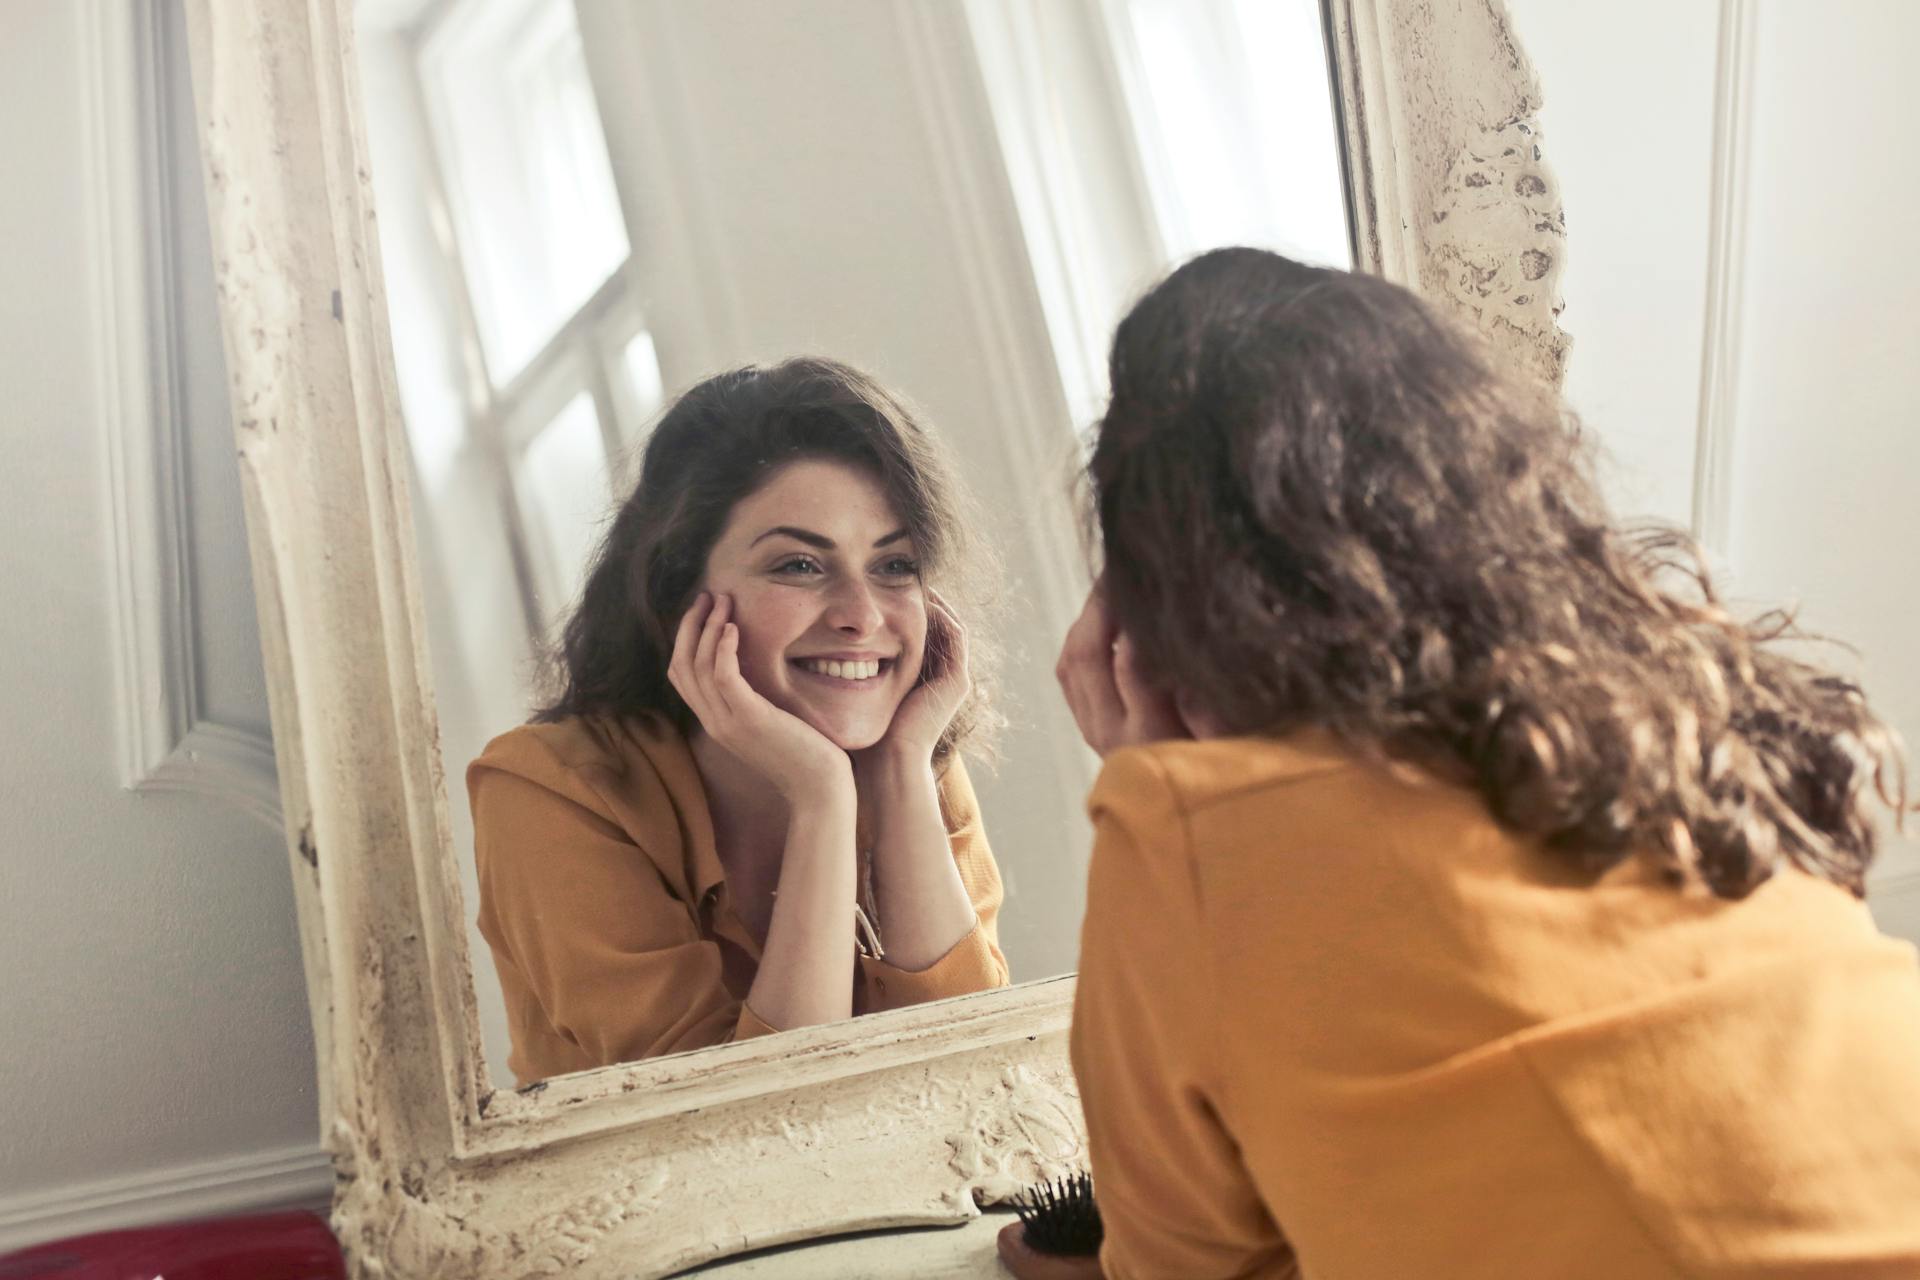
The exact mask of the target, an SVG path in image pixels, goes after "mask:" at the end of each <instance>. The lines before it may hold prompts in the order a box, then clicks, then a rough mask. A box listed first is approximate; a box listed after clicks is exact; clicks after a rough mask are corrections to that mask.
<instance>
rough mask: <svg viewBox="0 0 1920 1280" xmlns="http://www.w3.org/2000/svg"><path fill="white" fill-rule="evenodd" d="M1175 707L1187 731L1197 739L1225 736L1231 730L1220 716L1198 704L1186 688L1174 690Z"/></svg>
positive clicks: (1203, 739)
mask: <svg viewBox="0 0 1920 1280" xmlns="http://www.w3.org/2000/svg"><path fill="white" fill-rule="evenodd" d="M1173 709H1174V710H1175V711H1177V712H1179V713H1180V719H1181V720H1182V721H1184V722H1185V724H1186V726H1187V732H1188V733H1189V734H1191V735H1192V736H1193V738H1194V740H1195V741H1205V740H1206V739H1208V738H1224V737H1226V736H1227V734H1228V732H1229V730H1228V729H1227V726H1226V724H1225V723H1224V722H1222V721H1221V720H1220V718H1219V717H1217V716H1214V715H1211V714H1209V713H1208V712H1207V711H1206V710H1205V709H1204V708H1203V707H1201V706H1199V705H1198V704H1196V703H1195V702H1194V701H1193V699H1192V697H1191V696H1189V695H1188V694H1187V692H1186V691H1185V690H1175V691H1174V695H1173Z"/></svg>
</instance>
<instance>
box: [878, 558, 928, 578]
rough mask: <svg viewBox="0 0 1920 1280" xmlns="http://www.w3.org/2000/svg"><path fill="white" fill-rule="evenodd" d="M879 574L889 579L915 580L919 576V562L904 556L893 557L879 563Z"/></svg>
mask: <svg viewBox="0 0 1920 1280" xmlns="http://www.w3.org/2000/svg"><path fill="white" fill-rule="evenodd" d="M880 572H881V573H882V574H884V575H885V576H887V577H889V578H917V577H919V576H920V562H919V561H918V560H910V559H908V558H907V557H906V556H895V557H893V558H892V559H891V560H885V561H882V562H881V564H880Z"/></svg>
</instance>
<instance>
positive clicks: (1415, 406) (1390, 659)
mask: <svg viewBox="0 0 1920 1280" xmlns="http://www.w3.org/2000/svg"><path fill="white" fill-rule="evenodd" d="M1111 375H1112V401H1111V403H1110V405H1109V407H1108V409H1107V411H1106V414H1105V416H1104V418H1103V420H1102V421H1101V422H1100V423H1099V424H1098V426H1097V428H1096V430H1097V439H1096V442H1095V445H1094V448H1093V451H1092V457H1091V462H1090V465H1089V467H1088V471H1087V480H1088V483H1089V489H1090V493H1091V498H1092V503H1093V507H1094V511H1093V515H1094V516H1095V517H1096V518H1097V520H1098V531H1099V538H1100V543H1101V546H1102V549H1103V552H1104V562H1105V593H1106V599H1107V604H1108V607H1109V608H1110V609H1111V610H1112V612H1113V614H1114V616H1115V619H1116V621H1117V623H1118V625H1119V626H1120V627H1121V628H1122V629H1123V630H1124V631H1125V632H1126V633H1127V634H1128V635H1129V637H1130V638H1131V639H1132V641H1133V642H1134V644H1135V645H1136V647H1137V649H1138V652H1139V654H1140V656H1141V659H1142V664H1141V665H1142V666H1143V668H1144V669H1145V670H1147V671H1150V672H1160V673H1170V676H1171V679H1169V680H1168V681H1167V689H1168V691H1169V692H1172V693H1175V694H1176V695H1177V696H1178V697H1179V698H1180V699H1181V700H1182V701H1183V702H1184V703H1185V704H1186V705H1187V706H1189V707H1192V708H1194V709H1196V710H1198V711H1199V712H1202V713H1204V714H1205V715H1207V716H1209V717H1211V718H1212V719H1213V720H1215V721H1217V722H1219V723H1220V724H1222V725H1224V726H1225V727H1226V728H1227V729H1229V730H1230V731H1233V732H1236V733H1245V734H1269V735H1275V734H1284V733H1287V732H1290V731H1293V730H1297V729H1300V728H1303V727H1307V726H1319V727H1322V728H1325V729H1328V730H1331V731H1332V732H1334V733H1336V734H1337V735H1338V736H1339V737H1340V738H1342V739H1343V740H1345V741H1347V742H1349V743H1350V744H1353V745H1354V746H1357V747H1359V748H1361V749H1363V750H1366V751H1369V752H1372V753H1376V754H1377V753H1382V752H1384V753H1388V754H1392V755H1402V754H1409V755H1413V756H1415V757H1417V758H1421V759H1423V760H1427V761H1433V762H1437V763H1438V764H1439V765H1440V766H1441V767H1442V768H1443V771H1445V772H1448V773H1450V774H1451V775H1453V776H1455V777H1457V778H1459V779H1462V780H1464V781H1467V782H1470V783H1471V784H1472V785H1473V786H1475V787H1477V789H1478V790H1479V792H1480V793H1481V794H1482V795H1483V796H1484V797H1485V800H1486V803H1487V804H1488V806H1489V807H1490V808H1491V810H1492V812H1493V814H1494V815H1495V817H1496V818H1497V819H1498V820H1499V821H1500V822H1502V823H1503V824H1505V825H1506V826H1507V827H1509V828H1511V829H1514V830H1517V831H1519V832H1522V833H1526V834H1528V835H1532V836H1536V837H1539V838H1540V839H1541V840H1542V842H1543V843H1544V845H1545V846H1547V847H1548V848H1551V849H1554V850H1558V851H1561V852H1562V853H1564V855H1565V856H1567V857H1569V858H1571V859H1574V860H1575V861H1576V862H1578V863H1579V864H1581V865H1583V866H1585V867H1586V868H1588V869H1590V870H1591V871H1593V872H1595V873H1598V872H1601V871H1604V870H1605V869H1607V868H1609V867H1611V866H1613V865H1615V864H1616V863H1618V862H1620V861H1621V860H1622V859H1624V858H1626V857H1628V856H1630V855H1631V854H1633V853H1634V852H1635V851H1638V850H1647V851H1651V852H1652V854H1653V856H1655V857H1657V858H1659V859H1660V860H1661V861H1662V862H1663V863H1664V864H1665V865H1666V866H1667V867H1668V868H1669V870H1670V873H1671V874H1672V875H1673V877H1674V878H1675V879H1677V880H1682V881H1690V882H1703V883H1704V884H1706V885H1707V886H1708V887H1709V888H1710V889H1711V890H1712V891H1713V892H1714V893H1715V894H1718V895H1720V896H1723V897H1733V898H1737V897H1742V896H1744V895H1745V894H1747V893H1748V892H1749V891H1751V890H1752V889H1753V888H1754V887H1755V886H1757V885H1759V884H1760V883H1762V882H1764V881H1765V880H1766V879H1767V878H1768V877H1769V876H1770V875H1772V874H1773V872H1774V871H1775V870H1776V869H1777V868H1778V867H1779V866H1780V865H1781V863H1782V862H1783V861H1784V862H1787V863H1791V864H1793V865H1795V866H1797V867H1800V868H1802V869H1804V870H1806V871H1809V872H1812V873H1813V874H1815V875H1818V876H1821V877H1823V878H1825V879H1827V880H1830V881H1833V882H1834V883H1837V884H1840V885H1843V886H1845V887H1846V888H1848V889H1850V890H1852V891H1853V892H1854V893H1855V894H1862V893H1864V886H1865V877H1866V871H1867V867H1868V864H1869V863H1870V862H1871V861H1872V858H1873V855H1874V852H1875V849H1876V846H1877V841H1878V832H1877V829H1876V826H1875V823H1874V821H1873V816H1874V815H1873V813H1872V812H1871V801H1872V797H1871V796H1870V795H1869V792H1873V793H1876V794H1877V795H1878V797H1879V799H1880V800H1882V801H1884V802H1885V803H1887V804H1889V805H1891V806H1892V807H1893V808H1894V809H1895V811H1896V813H1898V812H1901V811H1903V810H1904V808H1905V804H1906V794H1907V792H1906V773H1905V765H1904V762H1903V758H1902V753H1901V747H1900V743H1899V740H1898V738H1897V736H1896V735H1895V734H1894V733H1893V732H1892V731H1891V730H1890V729H1889V728H1888V726H1886V725H1885V724H1883V723H1882V722H1881V721H1880V720H1879V719H1878V718H1876V716H1875V715H1874V714H1873V713H1872V712H1871V711H1870V710H1869V709H1868V707H1867V704H1866V700H1865V698H1864V697H1863V695H1862V693H1861V691H1860V689H1859V688H1857V687H1856V686H1855V685H1854V684H1852V683H1850V682H1849V681H1847V680H1845V679H1842V678H1840V677H1838V676H1836V675H1834V674H1831V673H1829V672H1826V671H1823V670H1821V669H1819V668H1817V667H1815V666H1812V665H1809V664H1808V663H1807V662H1805V661H1802V660H1799V659H1796V658H1794V657H1790V656H1788V655H1787V654H1786V653H1784V652H1782V646H1781V645H1780V644H1779V643H1778V642H1780V641H1782V640H1787V639H1789V638H1791V637H1794V636H1795V635H1797V633H1796V632H1795V630H1794V627H1793V622H1792V619H1791V617H1790V616H1789V615H1786V614H1783V613H1779V612H1774V613H1770V614H1767V615H1764V616H1762V617H1760V618H1759V619H1757V620H1753V621H1744V622H1743V621H1740V620H1737V619H1735V618H1734V617H1733V616H1731V615H1730V614H1729V613H1728V611H1727V610H1726V609H1725V608H1724V607H1723V605H1722V604H1721V602H1720V600H1719V598H1718V597H1717V596H1716V594H1715V592H1714V588H1713V585H1712V583H1711V582H1710V580H1709V579H1708V576H1707V574H1706V572H1705V570H1704V567H1703V565H1702V561H1701V557H1700V555H1699V552H1698V550H1697V548H1696V547H1695V546H1694V545H1693V543H1692V542H1691V541H1690V540H1689V539H1688V538H1686V537H1685V536H1684V535H1682V534H1680V533H1677V532H1674V531H1671V530H1658V529H1644V530H1638V531H1635V530H1627V529H1623V528H1620V527H1616V525H1615V524H1614V523H1613V522H1612V521H1611V519H1610V518H1609V516H1608V514H1607V511H1606V509H1605V507H1604V505H1603V503H1602V501H1601V499H1600V496H1599V492H1598V487H1597V484H1596V482H1595V481H1594V479H1593V469H1592V465H1591V461H1590V459H1589V456H1588V451H1587V449H1586V448H1585V446H1584V445H1583V444H1582V442H1581V439H1580V433H1579V429H1578V425H1577V423H1576V422H1575V421H1574V419H1573V418H1572V415H1571V414H1569V413H1567V412H1566V411H1565V410H1564V408H1563V407H1562V406H1561V404H1560V402H1559V400H1558V398H1557V397H1556V396H1555V395H1553V394H1552V393H1551V392H1550V391H1548V390H1546V389H1544V388H1539V387H1536V386H1533V385H1531V384H1530V383H1528V382H1525V381H1522V380H1520V379H1518V378H1517V377H1515V376H1513V375H1511V374H1509V373H1506V372H1503V371H1502V370H1501V369H1500V368H1498V367H1497V366H1496V364H1495V362H1494V361H1493V360H1492V358H1491V357H1490V356H1489V354H1488V353H1487V352H1486V351H1485V350H1484V349H1483V348H1482V346H1481V345H1480V343H1479V342H1478V340H1477V339H1475V338H1473V337H1471V336H1469V335H1468V334H1467V333H1466V332H1464V331H1463V330H1462V329H1461V328H1460V327H1458V326H1456V325H1455V324H1454V323H1452V322H1451V321H1449V320H1447V319H1445V318H1443V317H1442V316H1441V315H1439V314H1438V313H1437V312H1436V311H1435V310H1434V309H1433V308H1432V307H1430V306H1428V305H1427V304H1426V303H1425V302H1423V301H1422V300H1421V299H1419V298H1417V297H1416V296H1414V295H1413V294H1411V293H1409V292H1407V291H1406V290H1404V289H1401V288H1399V287H1398V286H1395V285H1392V284H1389V283H1387V282H1385V281H1383V280H1380V279H1377V278H1374V277H1371V276H1366V275H1359V274H1352V273H1348V272H1342V271H1331V270H1321V269H1317V268H1313V267H1308V266H1304V265H1301V264H1299V263H1296V262H1293V261H1290V260H1288V259H1286V258H1283V257H1280V256H1278V255H1275V254H1271V253H1266V252H1263V251H1259V250H1253V249H1222V250H1218V251H1215V252H1212V253H1208V254H1205V255H1203V256H1201V257H1199V258H1196V259H1194V260H1193V261H1191V262H1188V263H1187V264H1186V265H1184V266H1182V267H1180V268H1179V269H1178V270H1176V271H1175V272H1173V273H1172V275H1170V276H1169V277H1167V279H1165V280H1164V281H1163V282H1162V283H1160V284H1159V285H1158V286H1157V287H1155V288H1154V289H1153V290H1152V291H1151V292H1149V293H1148V294H1147V295H1146V296H1145V297H1144V298H1143V299H1142V300H1141V301H1140V302H1139V303H1138V304H1137V305H1136V306H1135V307H1134V308H1133V309H1132V311H1131V312H1130V313H1129V314H1128V315H1127V317H1126V319H1125V320H1124V321H1123V322H1122V323H1121V325H1120V327H1119V330H1118V332H1117V333H1116V335H1115V337H1114V341H1113V350H1112V358H1111Z"/></svg>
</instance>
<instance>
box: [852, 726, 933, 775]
mask: <svg viewBox="0 0 1920 1280" xmlns="http://www.w3.org/2000/svg"><path fill="white" fill-rule="evenodd" d="M853 762H854V765H853V767H854V773H855V775H856V776H857V777H858V779H859V781H860V782H861V783H862V784H865V785H875V784H878V785H883V786H884V785H886V784H887V783H889V782H893V781H897V780H901V779H917V778H918V777H919V775H920V774H922V773H929V774H930V773H931V772H932V770H933V744H931V743H928V744H921V743H909V742H899V741H895V740H894V739H892V738H883V739H881V740H880V741H879V742H876V743H874V744H873V745H872V746H871V747H868V748H867V749H866V750H865V751H862V752H859V753H858V754H856V755H855V756H854V757H853Z"/></svg>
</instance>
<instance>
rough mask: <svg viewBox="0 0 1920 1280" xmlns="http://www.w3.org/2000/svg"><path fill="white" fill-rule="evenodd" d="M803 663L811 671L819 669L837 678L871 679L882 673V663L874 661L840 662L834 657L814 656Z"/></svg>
mask: <svg viewBox="0 0 1920 1280" xmlns="http://www.w3.org/2000/svg"><path fill="white" fill-rule="evenodd" d="M801 665H802V666H804V667H806V669H807V670H809V671H817V672H819V673H820V674H821V675H823V676H832V677H834V678H835V679H836V680H871V679H873V677H875V676H877V675H879V674H880V664H879V663H878V662H872V661H869V662H840V661H837V660H835V659H833V658H812V659H808V660H807V661H806V662H804V663H802V664H801Z"/></svg>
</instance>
